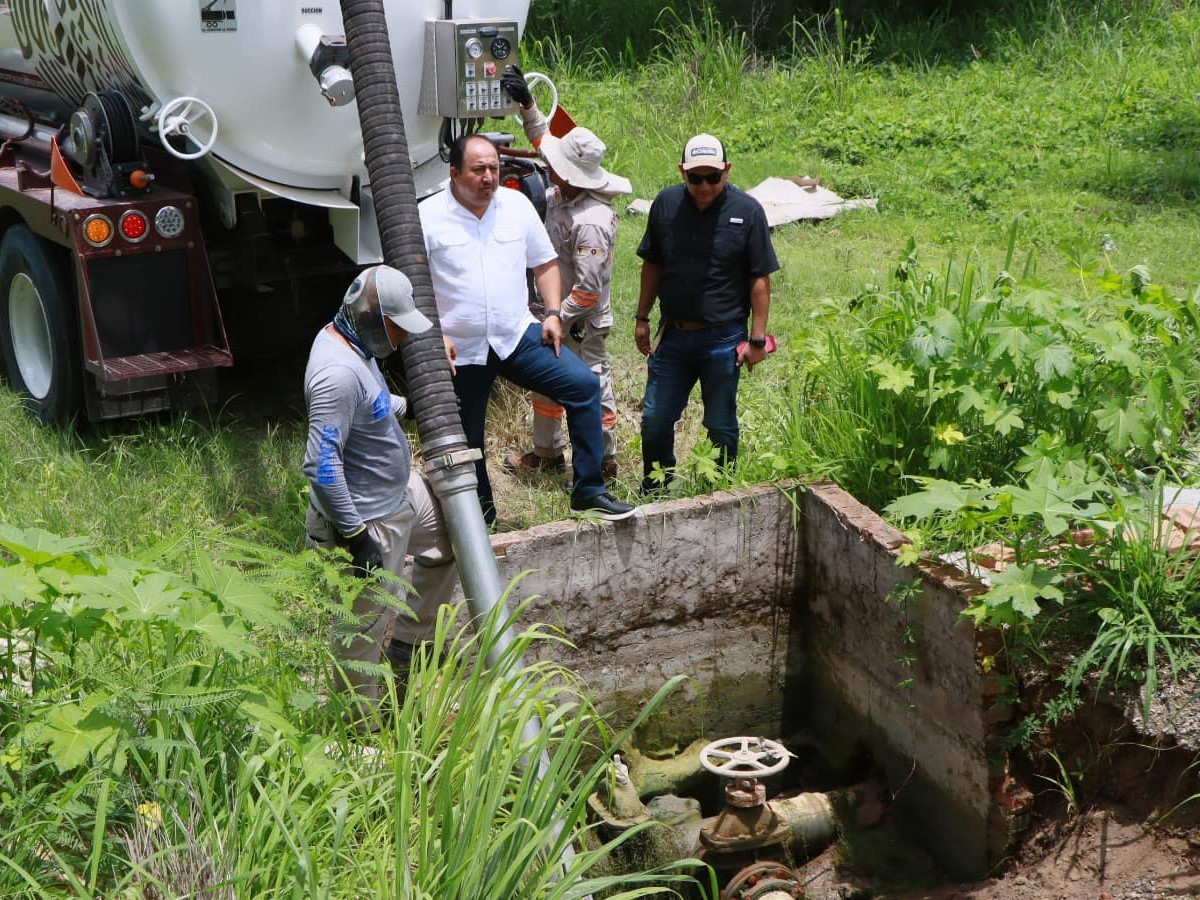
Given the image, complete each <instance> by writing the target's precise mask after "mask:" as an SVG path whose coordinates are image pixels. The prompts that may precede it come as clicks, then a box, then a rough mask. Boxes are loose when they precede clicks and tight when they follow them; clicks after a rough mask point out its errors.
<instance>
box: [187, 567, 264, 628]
mask: <svg viewBox="0 0 1200 900" xmlns="http://www.w3.org/2000/svg"><path fill="white" fill-rule="evenodd" d="M194 565H195V575H194V581H195V584H196V586H197V587H198V588H200V589H201V590H204V591H207V592H209V593H211V594H214V595H215V596H216V597H217V598H218V599H219V600H220V602H221V605H222V606H224V607H225V608H226V609H229V610H232V611H234V612H237V613H238V614H239V615H241V616H242V617H243V618H244V619H245V620H246V622H247V624H249V625H251V626H266V627H275V628H278V627H282V626H283V625H285V624H287V617H286V616H284V615H283V613H282V612H280V610H279V606H278V603H277V602H276V600H275V598H274V597H273V596H271V593H270V592H269V591H268V590H266V589H265V588H264V587H262V585H260V584H258V583H257V582H255V581H254V580H252V579H250V578H247V577H246V575H245V574H244V573H242V572H240V571H239V570H238V569H235V568H233V567H232V566H227V565H226V566H217V565H214V564H213V563H212V561H211V560H210V559H208V558H207V557H202V556H198V558H197V559H196V560H195V562H194Z"/></svg>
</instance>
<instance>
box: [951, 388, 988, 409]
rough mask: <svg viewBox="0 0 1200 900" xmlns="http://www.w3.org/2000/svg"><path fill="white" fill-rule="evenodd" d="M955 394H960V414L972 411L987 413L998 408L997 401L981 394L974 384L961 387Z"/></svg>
mask: <svg viewBox="0 0 1200 900" xmlns="http://www.w3.org/2000/svg"><path fill="white" fill-rule="evenodd" d="M955 392H956V393H957V394H958V412H959V413H960V414H961V413H965V412H969V411H970V410H977V411H979V412H982V413H987V412H988V411H989V410H992V409H994V408H995V407H996V401H995V400H993V399H992V398H991V397H989V396H986V395H984V394H982V393H980V391H979V389H978V388H976V387H975V385H973V384H964V385H961V386H960V387H958V388H956V389H955Z"/></svg>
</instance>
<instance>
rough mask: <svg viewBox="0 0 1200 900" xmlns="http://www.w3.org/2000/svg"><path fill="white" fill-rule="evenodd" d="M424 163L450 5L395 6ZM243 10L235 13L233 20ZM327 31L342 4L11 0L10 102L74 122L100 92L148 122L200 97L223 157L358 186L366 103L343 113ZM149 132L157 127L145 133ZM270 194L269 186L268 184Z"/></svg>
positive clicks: (292, 176) (520, 6)
mask: <svg viewBox="0 0 1200 900" xmlns="http://www.w3.org/2000/svg"><path fill="white" fill-rule="evenodd" d="M386 9H387V23H388V31H389V34H390V38H391V43H392V53H393V59H394V62H395V67H396V76H397V81H398V82H399V88H400V99H401V107H402V109H403V113H404V121H405V130H406V133H407V136H408V144H409V153H410V156H411V157H412V160H413V164H414V167H416V166H419V165H421V164H422V163H425V162H427V161H429V160H432V159H434V158H435V157H436V156H437V153H438V129H439V126H440V124H441V120H440V119H437V118H434V117H431V116H419V115H418V113H417V105H418V99H419V96H420V92H421V78H422V70H423V66H424V55H425V23H426V22H427V21H430V20H434V19H439V18H442V17H443V16H444V15H445V3H444V2H443V0H386ZM528 9H529V0H456V2H455V3H454V4H453V15H454V17H455V18H466V17H477V18H489V19H510V20H513V19H515V20H516V21H517V22H518V23H519V25H518V27H519V28H521V29H522V30H523V28H524V23H525V18H526V14H527V13H528ZM229 13H232V14H233V16H232V17H228V16H227V14H229ZM305 25H315V26H316V27H317V28H319V29H320V31H321V32H322V33H323V34H329V35H341V34H343V33H344V30H345V29H344V27H343V25H342V19H341V6H340V4H339V3H338V2H336V0H70V2H64V0H0V95H9V96H16V97H18V98H20V99H21V100H23V101H24V102H25V103H26V104H27V105H28V106H29V108H30V109H31V110H33V111H34V112H35V113H36V114H37V115H38V117H39V118H42V119H45V120H47V121H54V122H58V123H62V122H65V121H66V118H67V116H68V115H69V113H70V110H71V109H73V108H74V107H75V106H76V105H77V104H78V103H79V102H80V101H81V100H82V99H83V95H84V94H85V93H86V92H88V91H93V90H103V89H117V90H121V91H122V92H123V93H125V94H126V96H127V97H129V99H130V100H131V102H132V105H133V107H134V110H135V113H137V112H138V111H139V110H140V109H141V108H142V107H143V106H146V105H149V104H150V103H152V102H157V103H158V104H165V103H167V102H169V101H171V100H172V99H174V98H177V97H185V96H191V97H196V98H199V99H200V100H203V101H204V102H205V103H207V104H208V105H209V106H210V107H212V109H213V112H214V113H215V115H216V119H217V122H218V129H217V131H218V135H217V140H216V142H215V144H214V146H213V149H212V153H211V156H210V157H209V160H210V161H211V162H214V163H217V164H220V163H226V164H228V165H229V166H232V167H234V170H235V171H237V170H240V173H239V174H241V173H245V174H249V175H250V176H253V179H252V180H254V181H255V183H259V182H262V181H265V182H269V183H273V184H275V185H278V186H279V187H280V191H279V193H281V194H284V195H287V193H288V191H287V189H288V188H296V189H316V190H335V191H345V190H346V189H347V186H348V184H349V182H350V179H351V178H352V177H354V176H357V177H359V178H362V179H363V180H365V176H366V171H365V167H364V163H363V148H362V136H361V133H360V130H359V124H358V110H357V107H356V105H355V104H354V103H350V104H347V105H344V106H338V107H335V106H330V105H329V103H328V101H326V99H325V98H324V97H323V96H322V95H321V93H320V90H319V87H318V84H317V80H316V78H315V77H314V76H313V74H312V72H311V71H310V70H309V67H308V62H307V60H306V59H305V58H304V57H303V55H302V54H301V52H300V50H299V49H298V46H297V32H298V31H299V30H300V29H301V28H302V27H303V26H305ZM143 127H145V125H144V126H143ZM260 186H261V185H260Z"/></svg>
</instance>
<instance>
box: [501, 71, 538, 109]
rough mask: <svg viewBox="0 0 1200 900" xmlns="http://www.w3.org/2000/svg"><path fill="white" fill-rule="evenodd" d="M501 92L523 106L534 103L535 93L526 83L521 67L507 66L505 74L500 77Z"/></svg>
mask: <svg viewBox="0 0 1200 900" xmlns="http://www.w3.org/2000/svg"><path fill="white" fill-rule="evenodd" d="M500 90H502V91H504V93H506V94H508V96H510V97H512V98H513V100H515V101H516V102H517V103H519V104H520V105H521V106H529V105H530V104H532V103H533V92H532V91H531V90H529V84H528V83H527V82H526V81H525V73H524V72H522V71H521V67H520V66H505V67H504V74H503V75H501V76H500Z"/></svg>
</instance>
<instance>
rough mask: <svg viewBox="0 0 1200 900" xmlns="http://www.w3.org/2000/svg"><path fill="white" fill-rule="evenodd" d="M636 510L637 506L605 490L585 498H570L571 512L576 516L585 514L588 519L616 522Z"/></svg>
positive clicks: (626, 517)
mask: <svg viewBox="0 0 1200 900" xmlns="http://www.w3.org/2000/svg"><path fill="white" fill-rule="evenodd" d="M636 511H637V507H635V506H632V505H631V504H629V503H626V502H625V501H623V500H618V499H617V498H616V497H614V496H613V495H612V494H610V493H608V492H607V491H605V492H604V493H603V494H597V495H596V496H595V497H591V498H589V499H587V500H576V499H575V498H574V497H572V498H571V512H572V513H574V514H575V515H577V516H585V517H587V518H590V519H603V520H604V521H606V522H618V521H620V520H621V519H628V518H629V517H630V516H632V515H633V514H634V513H635V512H636Z"/></svg>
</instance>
